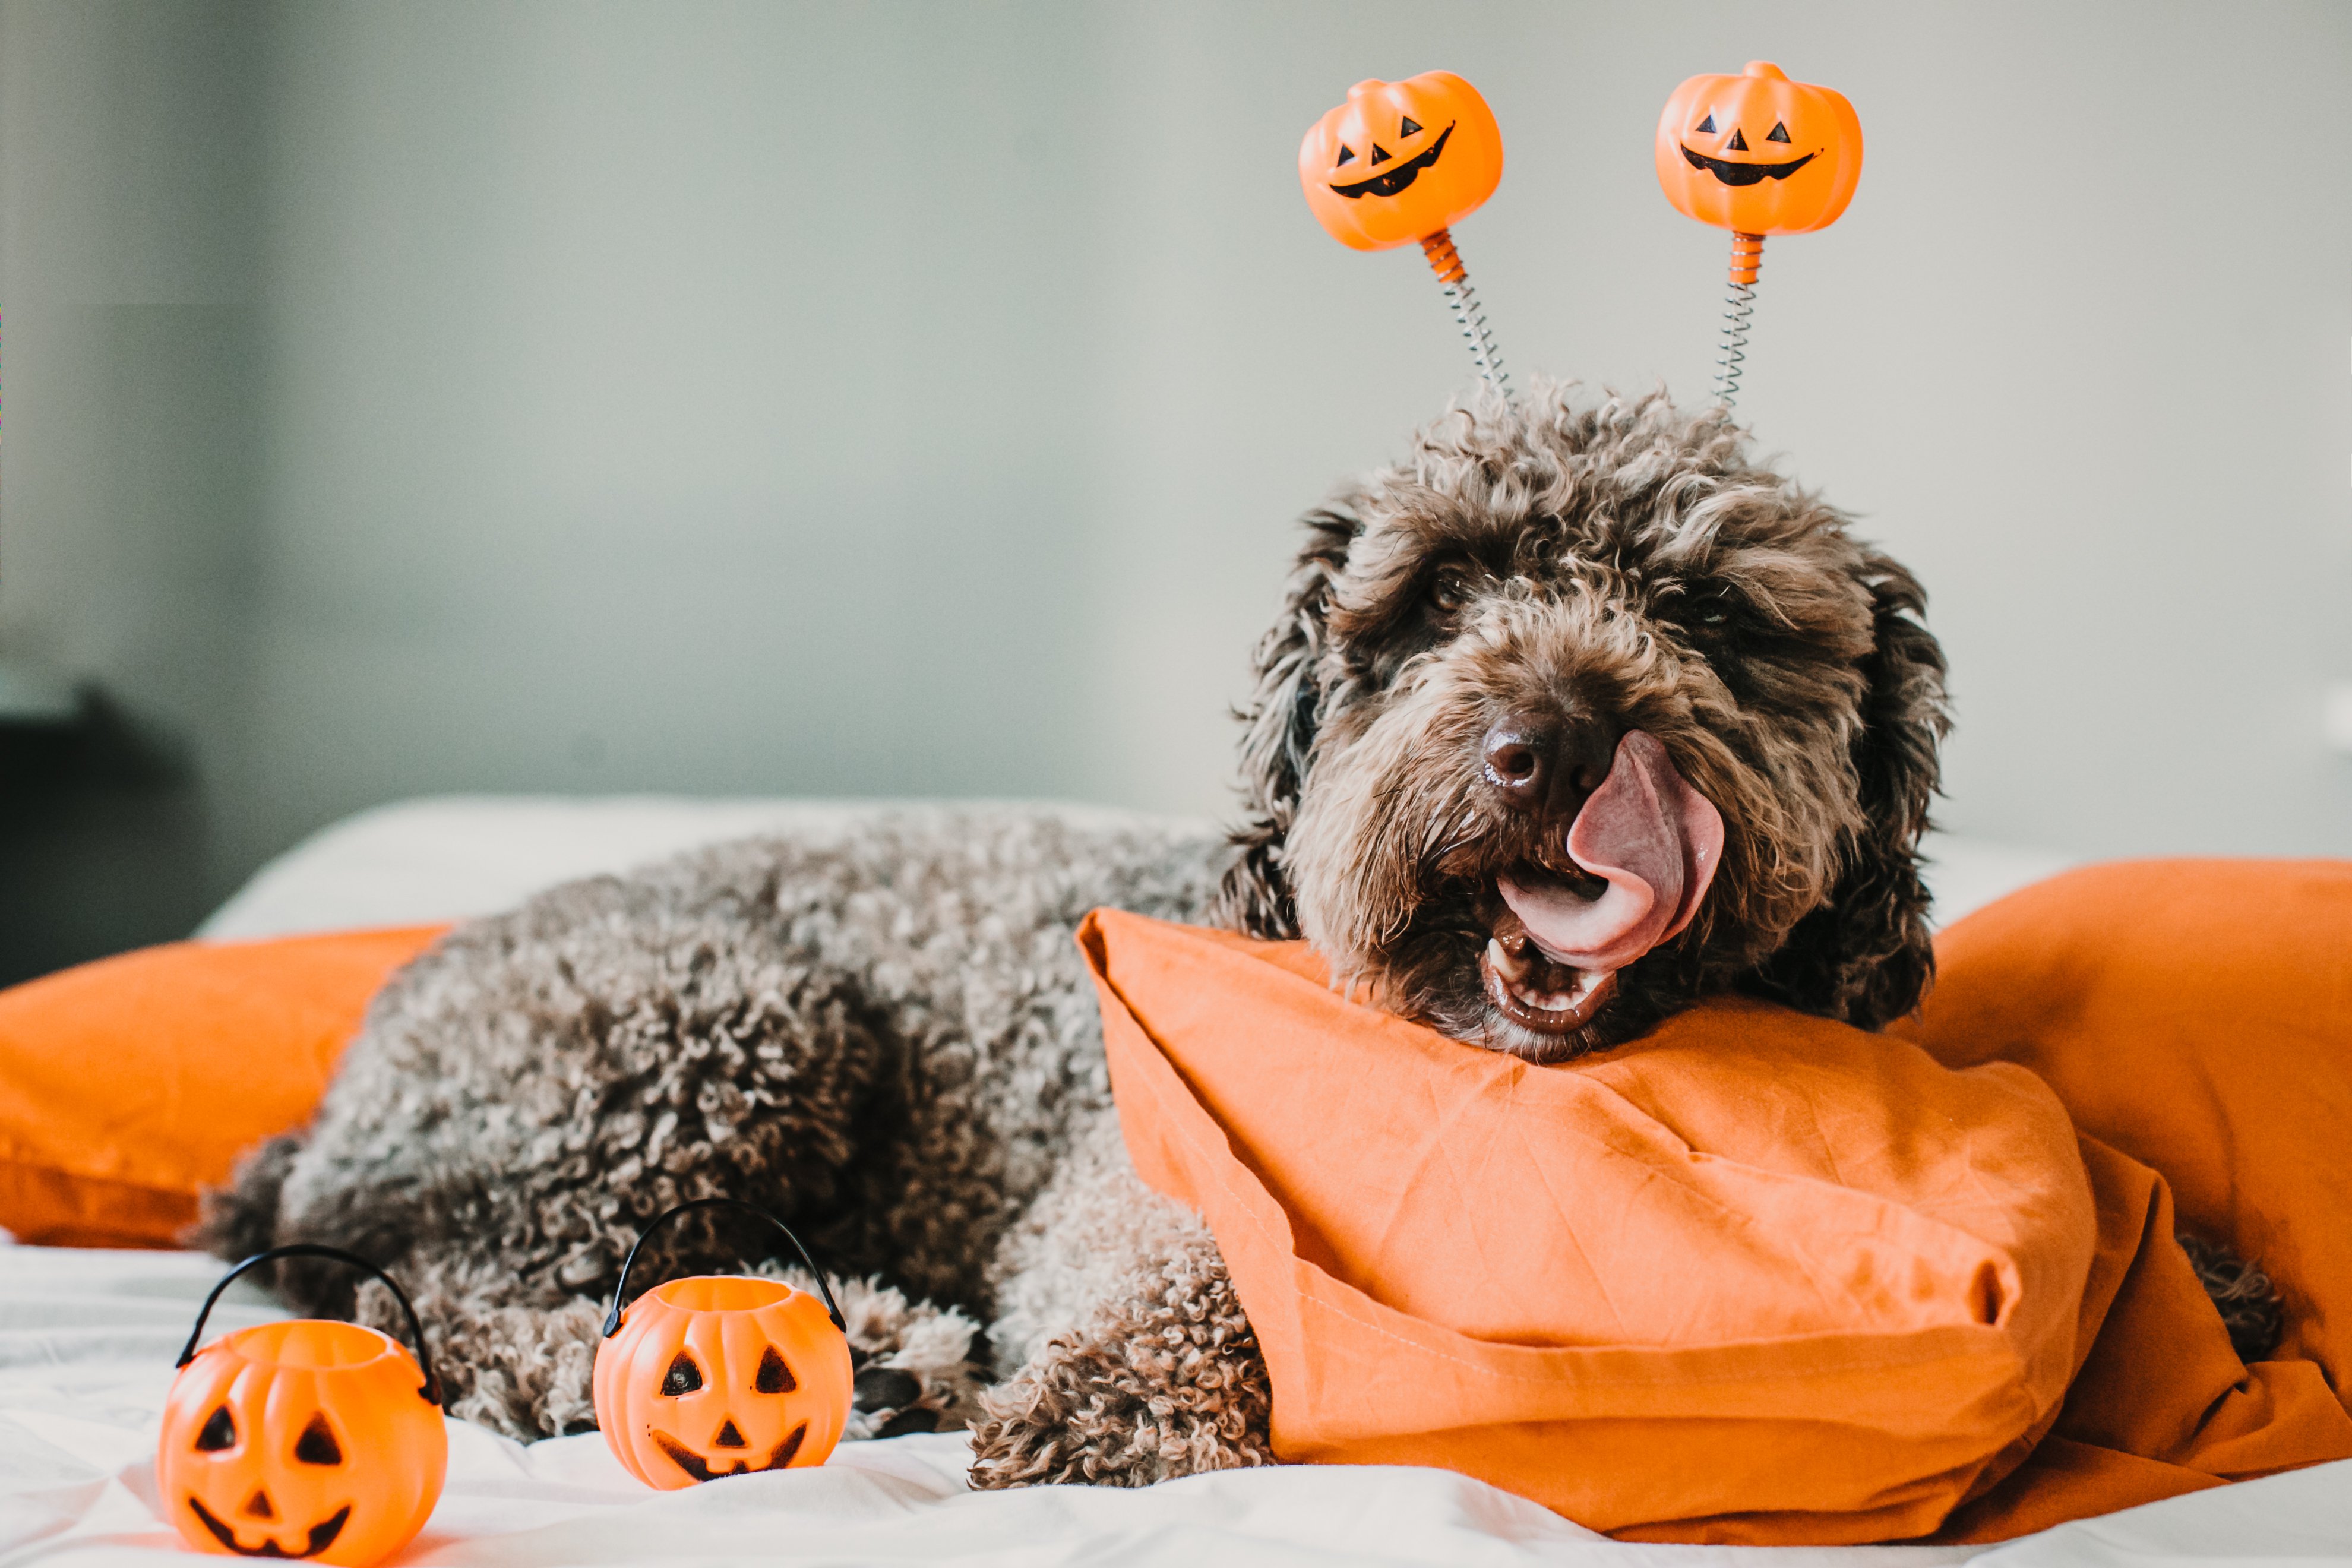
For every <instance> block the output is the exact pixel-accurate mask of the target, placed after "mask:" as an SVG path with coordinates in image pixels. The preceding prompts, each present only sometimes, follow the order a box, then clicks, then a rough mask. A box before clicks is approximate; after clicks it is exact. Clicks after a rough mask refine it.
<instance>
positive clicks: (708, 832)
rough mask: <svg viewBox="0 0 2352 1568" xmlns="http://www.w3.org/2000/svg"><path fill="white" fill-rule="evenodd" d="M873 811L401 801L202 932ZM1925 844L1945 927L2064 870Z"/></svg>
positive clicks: (1986, 845) (262, 929)
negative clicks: (1971, 911) (2000, 898)
mask: <svg viewBox="0 0 2352 1568" xmlns="http://www.w3.org/2000/svg"><path fill="white" fill-rule="evenodd" d="M874 809H876V803H873V802H846V801H803V800H689V799H683V798H680V797H677V796H673V795H604V796H571V795H439V796H434V797H431V798H427V799H423V800H408V801H399V802H395V803H394V804H393V805H383V806H378V807H376V808H375V809H374V810H373V811H364V812H362V813H360V814H359V815H358V816H352V817H347V818H345V819H344V820H343V821H341V822H338V823H335V824H333V825H332V826H328V827H324V828H321V829H320V831H319V832H317V833H316V834H313V835H312V836H311V837H310V838H308V839H306V840H304V841H303V842H302V843H301V844H299V845H297V846H296V847H294V848H292V849H290V850H289V851H287V852H286V853H285V854H284V855H281V856H279V857H278V858H277V859H275V860H273V861H271V862H270V863H269V864H268V865H267V866H265V867H263V868H261V870H260V871H259V872H258V873H257V875H256V876H255V877H254V879H252V880H251V881H250V882H248V883H247V884H246V886H245V887H244V889H241V890H240V891H239V892H238V893H237V894H236V897H235V898H232V899H231V900H229V901H228V902H227V903H226V904H223V905H222V906H221V907H220V909H219V910H216V911H215V912H214V914H213V917H212V918H211V919H210V920H208V921H205V924H204V927H203V930H202V931H200V932H199V934H200V935H204V936H207V937H215V938H220V939H224V940H227V939H234V938H240V937H266V936H284V935H288V934H289V933H292V932H295V931H326V930H331V929H333V928H335V927H339V926H341V927H352V926H371V925H409V924H418V925H421V924H425V923H427V922H429V921H444V920H458V919H462V918H465V917H467V916H469V915H486V914H492V913H495V912H497V911H498V910H504V909H511V908H512V907H513V906H515V905H516V904H519V903H520V902H521V901H522V900H524V899H526V898H529V897H530V895H531V894H533V893H535V892H538V891H540V890H541V889H544V888H551V887H553V886H555V885H556V884H557V883H559V882H567V881H570V880H572V879H574V878H579V877H590V876H594V875H597V874H599V873H601V872H609V871H625V870H628V869H629V868H632V867H635V866H642V865H645V864H646V863H647V862H648V861H652V860H658V859H660V858H664V857H666V856H668V855H674V854H676V853H677V852H678V851H680V850H682V849H691V848H694V847H697V846H698V845H704V844H716V843H719V842H721V841H722V840H725V839H729V838H741V837H749V836H751V835H752V834H757V833H767V832H774V831H777V830H780V829H784V828H792V829H796V830H807V829H812V828H815V829H823V828H825V827H829V826H838V825H840V824H842V823H844V822H845V821H847V820H849V819H850V818H851V817H853V816H856V814H858V813H860V812H864V811H872V810H874ZM1062 809H1065V810H1069V811H1075V812H1087V811H1091V810H1096V809H1099V808H1095V807H1086V806H1065V807H1063V808H1062ZM1927 860H1928V867H1927V882H1928V887H1929V889H1930V890H1931V891H1932V892H1933V893H1934V894H1935V897H1936V906H1935V909H1936V919H1937V921H1938V922H1939V923H1943V924H1948V923H1950V922H1951V921H1956V920H1958V919H1959V918H1960V916H1962V915H1964V914H1966V913H1968V912H1969V910H1973V909H1976V908H1978V907H1979V906H1980V905H1983V904H1988V903H1990V902H1991V901H1992V900H1995V899H1997V898H1999V897H2000V896H2001V895H2002V894H2003V893H2007V892H2011V891H2013V890H2015V889H2019V888H2021V887H2023V886H2025V885H2026V884H2027V883H2028V882H2032V881H2038V880H2040V879H2042V878H2043V877H2047V876H2049V875H2050V874H2051V873H2052V872H2053V871H2057V870H2060V869H2063V868H2064V867H2065V866H2066V865H2067V864H2068V863H2069V862H2068V860H2067V858H2066V857H2064V856H2063V855H2057V854H2053V853H2051V852H2049V851H2047V850H2040V849H2028V848H2021V847H2016V846H2012V845H2006V844H1997V843H1991V842H1988V841H1986V840H1983V839H1976V838H1966V837H1952V836H1948V835H1944V834H1937V835H1934V836H1931V837H1929V839H1928V841H1927Z"/></svg>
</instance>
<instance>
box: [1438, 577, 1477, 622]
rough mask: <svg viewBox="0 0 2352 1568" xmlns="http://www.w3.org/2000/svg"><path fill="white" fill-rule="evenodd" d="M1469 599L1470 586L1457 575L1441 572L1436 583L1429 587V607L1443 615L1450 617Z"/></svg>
mask: <svg viewBox="0 0 2352 1568" xmlns="http://www.w3.org/2000/svg"><path fill="white" fill-rule="evenodd" d="M1469 598H1470V585H1469V584H1467V583H1465V582H1464V581H1463V580H1462V578H1461V576H1460V574H1457V573H1453V572H1441V573H1439V574H1437V579H1436V581H1434V582H1433V583H1431V584H1430V585H1429V602H1430V605H1431V606H1432V607H1433V608H1435V609H1436V610H1438V611H1440V612H1441V613H1443V614H1444V615H1449V616H1450V615H1452V614H1453V613H1454V611H1456V610H1458V609H1460V608H1461V607H1462V606H1463V605H1465V604H1466V603H1468V601H1469Z"/></svg>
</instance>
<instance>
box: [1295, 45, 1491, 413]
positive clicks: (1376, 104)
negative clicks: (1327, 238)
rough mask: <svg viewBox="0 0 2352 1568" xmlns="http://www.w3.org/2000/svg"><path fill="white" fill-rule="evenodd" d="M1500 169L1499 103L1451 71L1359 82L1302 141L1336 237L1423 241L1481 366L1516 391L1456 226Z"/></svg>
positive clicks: (1312, 204) (1310, 192)
mask: <svg viewBox="0 0 2352 1568" xmlns="http://www.w3.org/2000/svg"><path fill="white" fill-rule="evenodd" d="M1502 178H1503V134H1502V132H1500V131H1499V130H1497V129H1496V125H1495V115H1494V111H1493V110H1489V109H1488V108H1487V107H1486V100H1485V99H1483V98H1481V97H1479V96H1478V89H1476V88H1475V87H1472V86H1471V85H1470V84H1469V83H1468V82H1466V81H1464V80H1463V79H1461V78H1460V77H1458V76H1455V75H1454V73H1453V72H1452V71H1424V72H1423V73H1422V74H1421V75H1420V76H1416V77H1409V78H1407V79H1405V80H1403V81H1360V82H1358V83H1357V84H1356V85H1355V86H1353V87H1351V88H1349V89H1348V101H1347V102H1345V103H1343V104H1341V105H1339V108H1337V109H1334V110H1331V111H1330V112H1329V113H1328V114H1326V115H1325V116H1323V118H1322V119H1320V120H1318V121H1316V122H1315V123H1314V124H1313V125H1312V126H1310V127H1309V128H1308V129H1307V138H1306V140H1305V141H1303V142H1300V143H1299V144H1298V183H1299V184H1300V185H1301V186H1302V187H1304V188H1305V190H1306V192H1307V206H1308V207H1309V208H1311V209H1312V210H1313V212H1314V214H1315V216H1316V218H1317V219H1318V221H1319V222H1321V224H1322V225H1323V226H1324V227H1325V228H1326V229H1328V230H1329V231H1330V234H1331V237H1332V238H1334V239H1336V240H1338V241H1339V243H1340V244H1342V245H1345V246H1348V247H1350V248H1352V249H1356V250H1390V249H1393V248H1395V247H1398V246H1400V245H1405V244H1408V243H1410V242H1412V241H1414V240H1418V241H1420V242H1421V248H1422V253H1423V255H1425V256H1427V257H1428V258H1429V265H1430V268H1431V269H1432V270H1433V271H1434V272H1435V273H1436V274H1437V280H1438V282H1439V283H1440V284H1441V285H1443V286H1444V289H1445V297H1446V299H1447V300H1448V301H1449V302H1450V303H1452V305H1453V307H1454V319H1455V320H1457V321H1460V322H1461V323H1462V335H1463V336H1464V337H1465V338H1467V339H1468V340H1469V342H1470V355H1471V357H1472V358H1473V359H1475V360H1476V361H1477V363H1478V374H1481V375H1483V376H1485V377H1486V382H1487V384H1489V385H1491V386H1492V387H1494V388H1495V390H1496V391H1497V392H1499V393H1501V394H1503V395H1505V396H1508V395H1510V381H1509V378H1508V377H1507V376H1506V375H1505V374H1503V356H1502V355H1501V354H1499V353H1496V350H1495V339H1494V336H1493V334H1492V333H1490V332H1489V331H1487V329H1486V317H1485V315H1483V314H1482V313H1481V312H1480V311H1479V309H1478V296H1477V295H1476V293H1475V292H1474V291H1473V290H1472V289H1471V287H1470V277H1469V274H1468V272H1467V271H1465V269H1464V268H1463V265H1462V257H1461V253H1460V252H1458V251H1457V250H1455V248H1454V236H1453V232H1452V230H1453V226H1454V224H1456V223H1458V222H1460V221H1461V220H1462V219H1463V218H1465V217H1467V216H1469V215H1470V214H1471V213H1474V212H1475V211H1476V210H1477V209H1478V207H1479V206H1480V205H1482V204H1483V203H1485V201H1486V198H1487V197H1488V196H1491V195H1494V194H1495V187H1496V184H1499V183H1500V182H1501V180H1502Z"/></svg>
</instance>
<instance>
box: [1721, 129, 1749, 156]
mask: <svg viewBox="0 0 2352 1568" xmlns="http://www.w3.org/2000/svg"><path fill="white" fill-rule="evenodd" d="M1723 150H1724V151H1725V152H1727V153H1745V152H1747V151H1748V138H1747V137H1745V136H1742V135H1741V134H1740V133H1739V127H1738V126H1736V125H1735V126H1733V127H1732V128H1731V140H1730V141H1728V142H1725V143H1724V144H1723Z"/></svg>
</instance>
